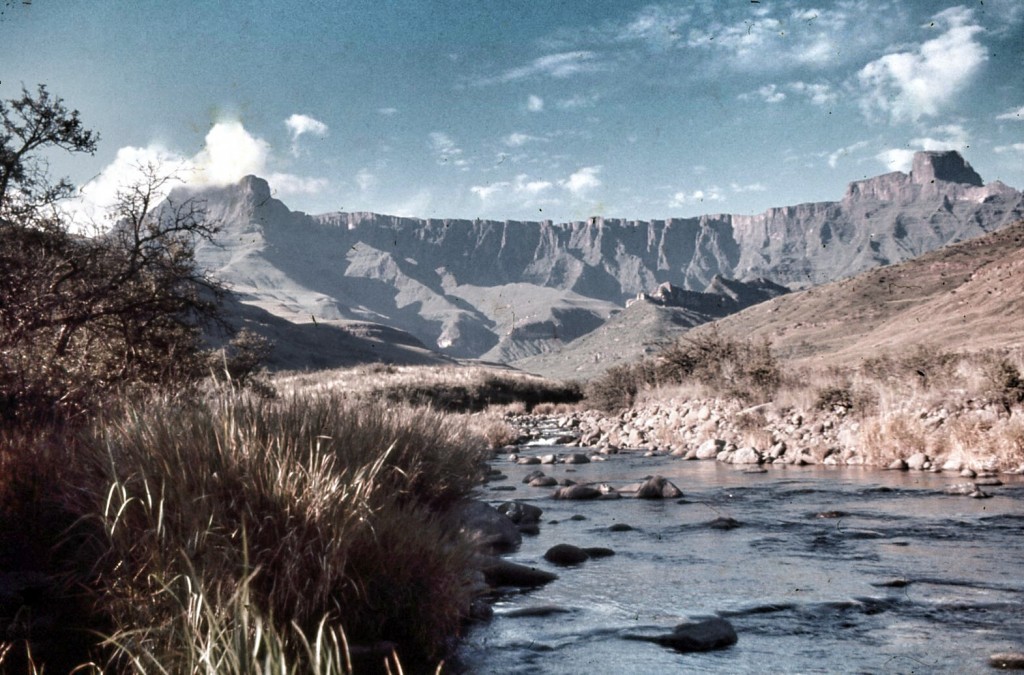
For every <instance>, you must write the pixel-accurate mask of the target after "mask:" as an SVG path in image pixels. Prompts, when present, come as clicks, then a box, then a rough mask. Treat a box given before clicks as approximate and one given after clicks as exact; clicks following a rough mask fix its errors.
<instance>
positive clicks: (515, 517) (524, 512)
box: [497, 502, 544, 525]
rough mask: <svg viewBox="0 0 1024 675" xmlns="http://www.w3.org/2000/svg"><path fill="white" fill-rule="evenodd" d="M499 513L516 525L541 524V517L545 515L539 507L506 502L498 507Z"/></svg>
mask: <svg viewBox="0 0 1024 675" xmlns="http://www.w3.org/2000/svg"><path fill="white" fill-rule="evenodd" d="M497 511H498V513H501V514H504V515H505V517H507V518H508V519H509V520H511V521H512V522H513V523H515V524H516V525H524V524H529V523H538V522H540V517H541V515H542V514H543V513H544V510H543V509H541V508H540V507H539V506H534V505H533V504H524V503H523V502H504V503H502V504H499V505H498V508H497Z"/></svg>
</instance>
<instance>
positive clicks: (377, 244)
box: [172, 153, 1024, 361]
mask: <svg viewBox="0 0 1024 675" xmlns="http://www.w3.org/2000/svg"><path fill="white" fill-rule="evenodd" d="M981 182H982V181H981V179H980V177H978V176H977V174H976V173H975V172H974V171H973V169H971V168H970V167H969V165H967V164H966V162H964V161H963V159H962V158H961V157H960V156H959V155H958V154H956V153H918V155H917V156H916V158H915V165H914V170H913V171H912V172H911V174H910V175H906V174H902V173H893V174H886V175H884V176H879V177H876V178H872V179H868V180H865V181H859V182H856V183H853V184H851V185H850V187H849V188H848V190H847V192H846V195H845V196H844V197H843V199H842V200H841V201H838V202H826V203H818V204H802V205H799V206H792V207H784V208H779V209H770V210H768V211H766V212H765V213H763V214H760V215H756V216H734V215H709V216H701V217H699V218H687V219H670V220H657V221H650V222H642V221H625V220H614V219H602V218H593V219H591V220H589V221H586V222H576V223H562V224H554V223H551V222H550V221H544V222H539V223H521V222H495V221H482V220H474V221H470V220H440V219H427V220H423V219H415V218H399V217H394V216H381V215H375V214H367V213H334V214H326V215H321V216H309V215H306V214H304V213H301V212H293V211H290V210H289V209H288V208H287V207H286V206H285V205H284V204H283V203H282V202H280V201H278V200H276V199H274V198H273V196H272V193H271V190H270V187H269V186H268V185H267V183H266V181H264V180H262V179H260V178H256V177H253V176H250V177H247V178H245V179H243V180H242V181H241V182H240V183H239V184H237V185H234V186H229V187H226V188H220V189H210V190H205V191H203V192H201V193H196V192H187V191H183V192H178V193H175V194H172V199H177V200H181V199H186V198H189V197H196V198H199V199H202V200H204V201H205V203H206V208H207V211H208V214H209V216H210V217H211V218H212V219H214V220H217V221H218V222H220V223H221V225H222V228H223V229H222V232H221V234H220V236H219V239H218V241H217V245H202V246H200V248H199V250H198V251H197V257H198V259H199V261H200V263H201V264H203V265H205V266H207V267H209V268H210V269H211V270H212V271H213V272H214V274H215V275H217V276H219V277H220V278H222V279H224V280H225V282H227V283H228V284H229V285H230V286H231V287H232V288H233V290H234V291H235V292H237V293H238V294H239V297H240V298H241V299H242V301H243V302H245V303H247V304H250V305H253V306H256V307H258V308H261V309H263V310H266V311H267V312H270V313H271V314H274V315H276V316H278V317H282V318H285V319H288V320H290V321H294V322H306V323H308V322H311V321H312V320H314V319H315V320H316V321H317V322H318V323H320V324H330V323H331V322H341V323H344V322H349V321H357V322H374V323H380V324H384V325H387V326H390V327H392V328H394V329H398V330H400V331H404V332H406V333H409V334H410V335H413V336H415V338H417V339H418V340H420V341H421V342H423V343H424V344H425V345H427V346H428V347H430V348H432V349H436V350H439V351H441V352H443V353H445V354H447V355H449V356H455V357H485V358H489V359H494V360H503V361H508V360H512V359H520V358H524V357H528V356H531V355H537V354H541V353H544V352H550V351H552V350H557V349H560V348H561V347H562V346H563V345H565V344H566V343H567V342H569V341H571V340H573V339H577V338H580V337H582V336H584V335H586V334H587V333H589V332H590V331H592V330H594V329H595V328H597V327H598V326H600V325H601V324H602V323H604V321H605V320H607V319H608V318H609V317H610V316H611V315H612V314H613V313H614V312H617V311H618V310H620V309H622V307H623V306H624V304H625V303H626V301H627V300H629V299H631V298H633V297H635V296H636V295H637V294H638V293H641V292H648V291H651V290H652V289H654V288H656V287H657V286H658V285H659V284H663V283H670V284H672V285H673V286H676V287H678V288H680V289H683V290H686V291H702V290H703V289H705V288H706V287H707V286H708V285H709V284H710V283H711V282H712V280H713V279H715V277H716V276H719V277H723V278H729V279H736V280H740V281H751V280H753V279H756V278H760V277H763V278H765V279H767V280H769V281H771V282H773V283H776V284H782V285H785V286H787V287H790V288H802V287H809V286H813V285H816V284H820V283H824V282H828V281H832V280H835V279H839V278H843V277H848V276H851V275H853V274H856V273H859V272H862V271H864V270H866V269H870V268H872V267H877V266H879V265H884V264H890V263H894V262H898V261H901V260H906V259H909V258H912V257H915V256H917V255H920V254H921V253H924V252H926V251H929V250H933V249H935V248H937V247H939V246H941V245H944V244H946V243H949V242H952V241H957V240H964V239H968V238H971V237H975V236H978V235H980V234H984V233H985V232H989V231H992V230H996V229H999V228H1000V227H1003V226H1005V225H1006V224H1008V223H1010V222H1013V221H1014V220H1017V219H1020V218H1024V198H1022V195H1021V193H1020V192H1018V191H1016V190H1014V189H1012V188H1009V187H1007V186H1005V185H1003V184H1001V183H998V182H996V183H992V184H989V185H987V186H985V185H981ZM663 313H664V312H663ZM341 323H339V325H341ZM670 323H671V321H670Z"/></svg>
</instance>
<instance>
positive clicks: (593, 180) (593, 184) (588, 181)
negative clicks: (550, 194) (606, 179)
mask: <svg viewBox="0 0 1024 675" xmlns="http://www.w3.org/2000/svg"><path fill="white" fill-rule="evenodd" d="M599 173H601V167H600V166H585V167H583V168H581V169H580V170H579V171H577V172H576V173H574V174H572V175H571V176H569V178H567V179H566V180H563V181H559V183H558V184H559V185H561V186H562V187H563V188H565V189H566V190H568V191H569V192H571V193H572V194H573V195H574V196H576V197H583V196H584V195H585V194H586V193H587V192H589V191H590V190H593V189H595V188H599V187H601V179H600V178H598V177H597V174H599Z"/></svg>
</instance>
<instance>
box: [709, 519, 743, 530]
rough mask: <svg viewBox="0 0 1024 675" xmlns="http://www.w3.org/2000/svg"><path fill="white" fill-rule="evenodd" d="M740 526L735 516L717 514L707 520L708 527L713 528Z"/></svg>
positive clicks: (722, 528) (729, 528)
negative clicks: (710, 519)
mask: <svg viewBox="0 0 1024 675" xmlns="http://www.w3.org/2000/svg"><path fill="white" fill-rule="evenodd" d="M740 526H741V523H740V521H738V520H736V519H735V518H730V517H729V516H719V517H717V518H715V519H714V520H712V521H709V522H708V527H710V528H711V529H713V530H735V529H736V528H737V527H740Z"/></svg>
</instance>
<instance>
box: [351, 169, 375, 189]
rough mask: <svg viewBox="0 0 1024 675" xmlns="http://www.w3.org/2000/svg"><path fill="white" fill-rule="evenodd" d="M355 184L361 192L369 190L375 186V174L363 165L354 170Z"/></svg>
mask: <svg viewBox="0 0 1024 675" xmlns="http://www.w3.org/2000/svg"><path fill="white" fill-rule="evenodd" d="M356 185H358V186H359V190H360V191H361V192H370V191H371V190H373V189H374V188H376V187H377V176H376V175H375V174H374V173H373V172H372V171H370V170H369V169H367V168H366V167H363V168H362V169H359V171H357V172H356Z"/></svg>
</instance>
